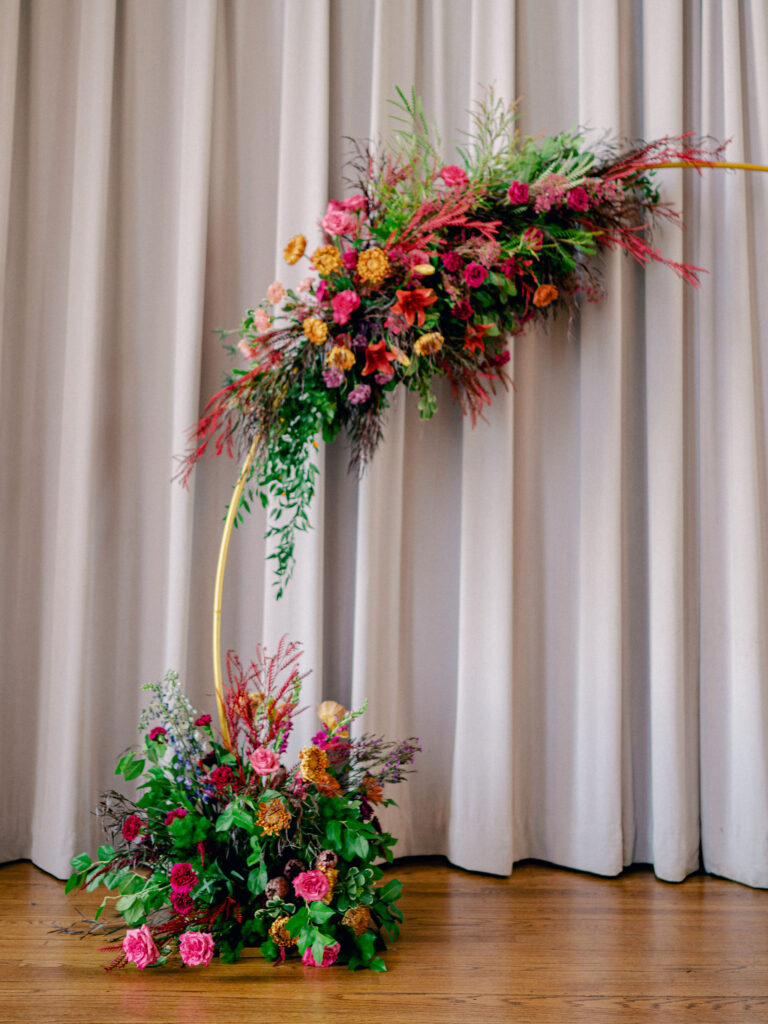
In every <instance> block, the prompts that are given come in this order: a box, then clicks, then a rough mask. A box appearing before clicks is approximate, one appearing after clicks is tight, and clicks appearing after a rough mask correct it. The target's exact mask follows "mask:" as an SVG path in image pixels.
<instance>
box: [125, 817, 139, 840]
mask: <svg viewBox="0 0 768 1024" xmlns="http://www.w3.org/2000/svg"><path fill="white" fill-rule="evenodd" d="M140 833H141V818H140V817H139V816H138V814H129V815H128V817H127V818H126V819H125V821H124V822H123V839H124V840H125V841H126V843H132V842H133V841H134V840H135V839H137V838H138V836H139V834H140Z"/></svg>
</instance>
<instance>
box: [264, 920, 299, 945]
mask: <svg viewBox="0 0 768 1024" xmlns="http://www.w3.org/2000/svg"><path fill="white" fill-rule="evenodd" d="M290 920H291V919H290V917H288V916H287V915H286V916H285V917H276V918H275V920H274V921H273V922H272V926H271V927H270V929H269V937H270V938H271V939H272V941H273V942H274V943H275V945H276V946H282V947H283V948H285V947H286V946H292V945H293V944H294V943H295V942H296V939H294V938H293V937H292V936H291V935H289V933H288V929H287V928H286V925H287V924H288V922H289V921H290Z"/></svg>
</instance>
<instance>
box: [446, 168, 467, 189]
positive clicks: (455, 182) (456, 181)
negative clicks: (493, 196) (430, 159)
mask: <svg viewBox="0 0 768 1024" xmlns="http://www.w3.org/2000/svg"><path fill="white" fill-rule="evenodd" d="M439 176H440V177H441V178H442V179H443V181H444V182H445V184H446V185H447V186H448V188H464V186H465V185H466V184H467V181H468V179H467V176H466V174H465V173H464V171H463V170H462V169H461V167H457V166H456V164H447V165H446V166H445V167H443V169H442V170H441V171H440V175H439Z"/></svg>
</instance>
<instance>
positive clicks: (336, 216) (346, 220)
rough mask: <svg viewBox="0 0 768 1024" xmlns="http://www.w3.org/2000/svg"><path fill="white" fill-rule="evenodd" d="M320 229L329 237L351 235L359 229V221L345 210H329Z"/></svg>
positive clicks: (321, 222)
mask: <svg viewBox="0 0 768 1024" xmlns="http://www.w3.org/2000/svg"><path fill="white" fill-rule="evenodd" d="M320 227H321V228H322V229H323V231H325V232H326V233H327V234H329V235H350V234H352V232H353V231H354V230H355V229H356V228H357V220H356V218H355V217H353V216H352V214H351V213H347V212H346V211H344V210H331V209H329V210H328V212H327V213H326V215H325V216H324V217H323V219H322V220H321V221H320Z"/></svg>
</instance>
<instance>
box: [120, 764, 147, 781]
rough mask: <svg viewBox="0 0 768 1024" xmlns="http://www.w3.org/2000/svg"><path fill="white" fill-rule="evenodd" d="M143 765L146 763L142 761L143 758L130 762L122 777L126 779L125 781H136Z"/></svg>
mask: <svg viewBox="0 0 768 1024" xmlns="http://www.w3.org/2000/svg"><path fill="white" fill-rule="evenodd" d="M145 764H146V761H145V760H144V758H140V759H138V760H136V761H132V762H131V763H130V764H129V765H128V766H127V767H126V768H125V769H124V771H123V776H124V778H125V779H126V781H127V782H130V781H131V780H132V779H137V778H138V777H139V776H140V775H141V773H142V772H143V771H144V765H145Z"/></svg>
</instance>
